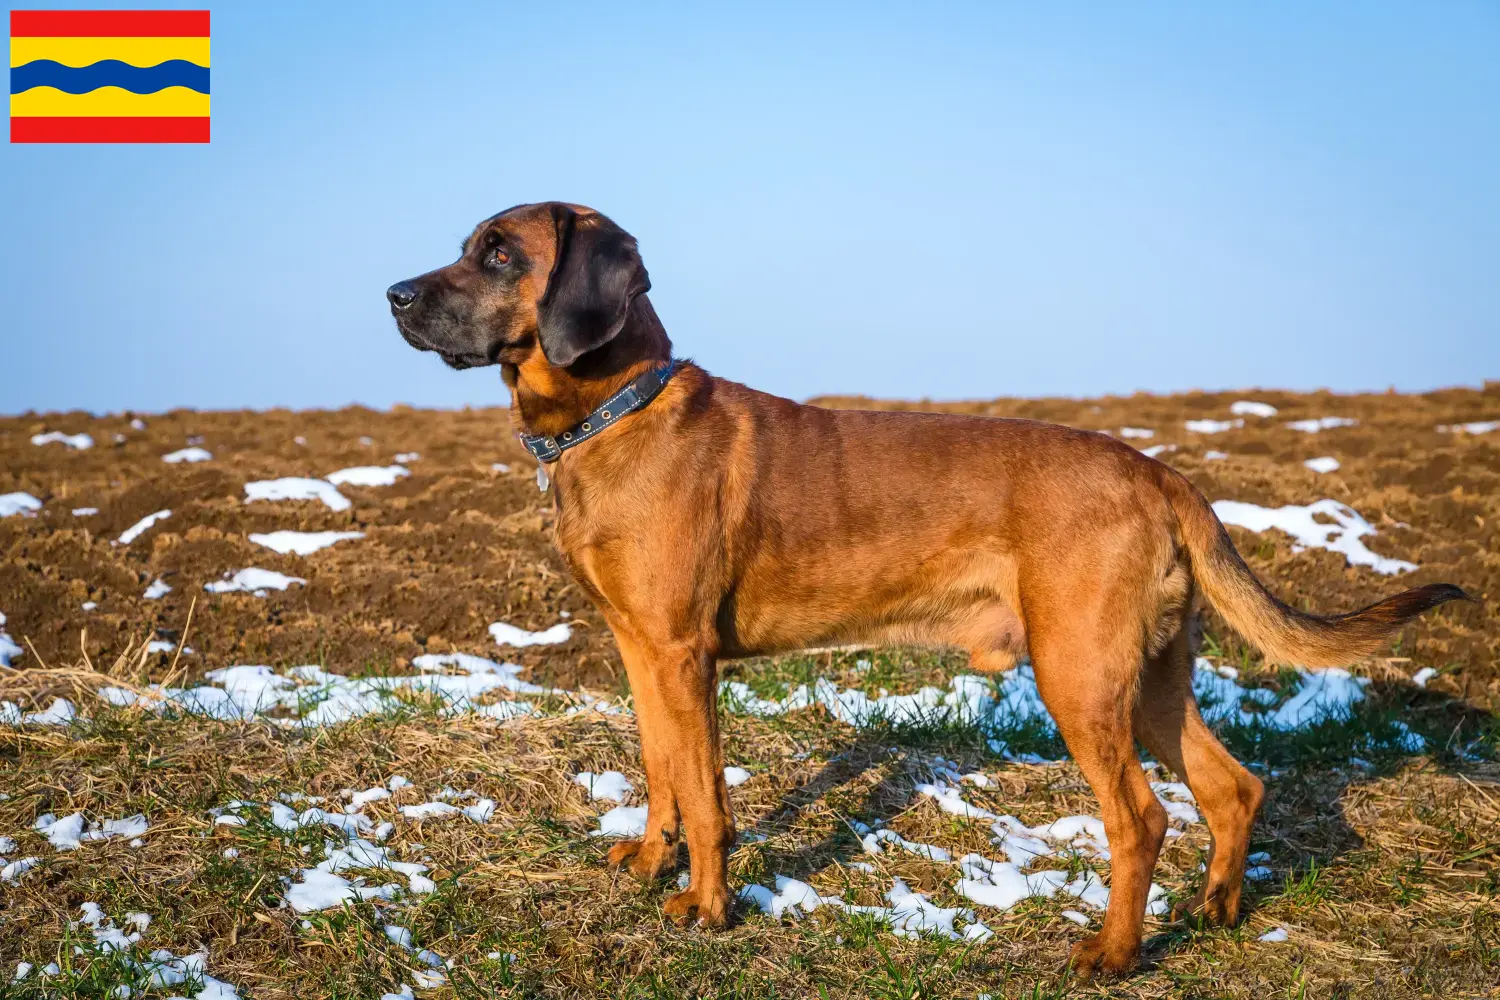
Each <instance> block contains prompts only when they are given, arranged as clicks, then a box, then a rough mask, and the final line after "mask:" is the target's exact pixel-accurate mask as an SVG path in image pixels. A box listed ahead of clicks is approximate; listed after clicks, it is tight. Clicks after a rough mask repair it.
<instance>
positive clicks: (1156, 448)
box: [1141, 444, 1177, 458]
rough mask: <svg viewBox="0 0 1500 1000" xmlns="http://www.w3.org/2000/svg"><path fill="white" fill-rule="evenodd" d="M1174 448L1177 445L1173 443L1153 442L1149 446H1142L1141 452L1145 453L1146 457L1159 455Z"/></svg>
mask: <svg viewBox="0 0 1500 1000" xmlns="http://www.w3.org/2000/svg"><path fill="white" fill-rule="evenodd" d="M1176 450H1177V446H1176V445H1175V444H1153V445H1152V446H1151V447H1149V448H1142V449H1141V454H1142V455H1145V456H1146V457H1147V458H1155V457H1156V456H1158V455H1161V454H1163V453H1165V452H1169V451H1176Z"/></svg>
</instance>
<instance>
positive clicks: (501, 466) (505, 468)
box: [490, 462, 510, 472]
mask: <svg viewBox="0 0 1500 1000" xmlns="http://www.w3.org/2000/svg"><path fill="white" fill-rule="evenodd" d="M490 469H491V470H492V471H494V472H509V471H510V466H509V465H507V464H505V463H504V462H492V463H490Z"/></svg>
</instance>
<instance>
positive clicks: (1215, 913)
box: [1135, 625, 1264, 925]
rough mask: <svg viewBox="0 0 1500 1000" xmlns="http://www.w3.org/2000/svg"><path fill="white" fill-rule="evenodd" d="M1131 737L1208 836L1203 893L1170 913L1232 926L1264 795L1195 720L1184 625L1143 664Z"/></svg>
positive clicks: (1200, 721)
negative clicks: (1185, 797)
mask: <svg viewBox="0 0 1500 1000" xmlns="http://www.w3.org/2000/svg"><path fill="white" fill-rule="evenodd" d="M1135 733H1136V737H1137V738H1138V739H1139V740H1140V741H1141V742H1142V743H1143V744H1145V746H1146V748H1147V749H1148V750H1150V751H1151V752H1152V753H1153V754H1155V755H1156V759H1157V760H1159V761H1161V762H1162V763H1163V764H1166V765H1167V766H1168V767H1170V768H1171V769H1172V770H1173V771H1175V772H1176V773H1177V774H1178V775H1179V776H1181V778H1182V780H1183V781H1185V782H1187V785H1188V787H1189V788H1190V789H1192V792H1193V798H1194V799H1196V800H1197V803H1198V808H1199V809H1201V810H1202V811H1203V816H1204V819H1206V820H1207V821H1208V830H1209V834H1210V835H1211V837H1212V842H1211V845H1210V847H1209V855H1208V875H1207V878H1206V880H1205V881H1204V884H1203V887H1202V888H1201V889H1199V890H1198V893H1197V895H1196V896H1194V898H1193V900H1192V901H1191V902H1190V903H1188V904H1186V905H1185V906H1179V907H1178V910H1177V912H1176V913H1174V914H1173V915H1174V916H1175V917H1179V918H1180V917H1190V918H1191V917H1201V919H1203V920H1204V921H1206V922H1208V923H1210V924H1223V925H1228V924H1233V923H1234V922H1235V920H1236V919H1238V917H1239V909H1240V889H1241V886H1242V883H1243V880H1244V873H1245V855H1246V852H1247V851H1248V850H1249V847H1250V831H1251V828H1252V827H1253V825H1254V823H1255V813H1256V811H1257V810H1258V809H1259V808H1260V803H1261V799H1262V797H1263V796H1264V789H1263V786H1262V785H1261V782H1260V779H1259V778H1257V777H1255V775H1253V774H1251V773H1250V772H1249V771H1247V770H1245V769H1244V768H1243V767H1241V766H1240V764H1239V762H1238V761H1236V760H1235V759H1234V758H1233V757H1232V756H1230V754H1229V751H1228V750H1225V749H1224V745H1223V744H1222V743H1220V742H1219V741H1218V739H1216V738H1215V737H1214V734H1213V733H1212V732H1211V731H1210V730H1209V728H1208V726H1207V725H1205V724H1204V722H1203V717H1202V716H1201V715H1199V714H1198V703H1197V700H1196V699H1195V698H1194V697H1193V651H1192V643H1191V641H1190V637H1189V634H1188V627H1187V626H1186V625H1185V626H1184V627H1183V628H1182V630H1181V631H1180V632H1179V633H1178V634H1177V635H1176V636H1175V637H1174V638H1173V639H1172V640H1171V642H1169V643H1168V644H1167V646H1166V647H1165V648H1164V649H1163V650H1162V651H1161V652H1160V653H1159V654H1157V655H1156V656H1153V657H1151V658H1149V659H1148V660H1147V661H1146V670H1145V673H1144V674H1143V675H1142V677H1141V689H1140V695H1139V698H1138V700H1137V702H1136V713H1135Z"/></svg>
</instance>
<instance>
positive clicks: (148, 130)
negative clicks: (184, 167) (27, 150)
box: [10, 118, 209, 142]
mask: <svg viewBox="0 0 1500 1000" xmlns="http://www.w3.org/2000/svg"><path fill="white" fill-rule="evenodd" d="M208 121H209V120H208V119H207V118H12V119H11V120H10V141H11V142H207V141H208Z"/></svg>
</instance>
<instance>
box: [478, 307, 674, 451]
mask: <svg viewBox="0 0 1500 1000" xmlns="http://www.w3.org/2000/svg"><path fill="white" fill-rule="evenodd" d="M671 357H672V341H671V339H670V338H668V337H667V331H666V329H665V328H664V327H663V326H662V325H661V320H660V319H658V318H657V316H656V310H655V309H653V308H651V300H650V299H648V298H646V296H645V295H637V296H636V297H635V299H634V300H632V301H631V303H630V308H629V309H628V310H627V311H626V314H625V325H624V326H623V327H621V328H620V332H619V333H618V334H616V335H615V337H614V339H613V340H611V341H610V342H609V343H607V344H605V345H604V346H603V347H600V348H598V349H597V350H594V351H590V352H589V353H588V354H586V355H584V356H583V357H581V358H579V359H578V360H577V361H576V362H575V363H574V364H572V365H570V366H569V367H567V368H556V367H553V366H552V365H551V364H548V362H547V359H546V358H545V357H543V355H542V352H541V350H540V349H537V350H536V351H534V352H533V354H532V357H531V359H529V360H528V361H526V362H524V363H522V364H519V365H516V366H515V367H514V369H513V372H512V370H511V366H509V365H507V366H505V370H504V372H503V374H504V376H505V381H506V383H507V384H509V386H510V409H511V418H512V421H513V422H514V424H515V425H516V427H517V428H519V429H520V430H521V431H522V432H523V433H526V434H561V433H562V432H563V431H565V430H567V429H568V428H570V427H572V426H573V425H575V424H577V423H578V422H579V421H581V420H583V419H584V418H585V417H587V416H588V415H589V414H590V413H592V412H593V411H594V410H595V409H597V408H598V407H600V406H602V405H604V401H605V400H606V399H608V398H609V397H610V396H612V395H614V394H615V393H616V392H618V391H620V390H621V389H622V388H624V387H625V385H626V384H627V383H628V382H630V381H632V380H633V379H635V378H636V377H638V376H639V375H641V374H642V373H643V372H646V371H648V370H650V369H652V368H655V367H656V366H658V365H662V364H665V363H666V362H667V361H669V360H670V359H671Z"/></svg>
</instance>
